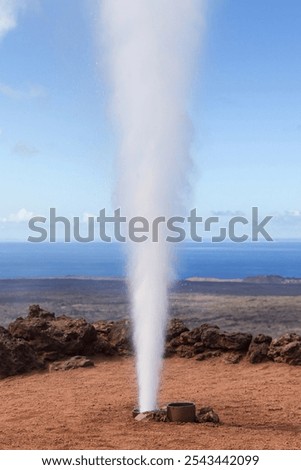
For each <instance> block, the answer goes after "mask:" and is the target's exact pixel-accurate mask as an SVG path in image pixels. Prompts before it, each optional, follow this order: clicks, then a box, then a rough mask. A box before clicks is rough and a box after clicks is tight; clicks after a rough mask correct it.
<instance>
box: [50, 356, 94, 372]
mask: <svg viewBox="0 0 301 470" xmlns="http://www.w3.org/2000/svg"><path fill="white" fill-rule="evenodd" d="M93 366H94V362H93V361H91V359H88V358H87V357H85V356H73V357H70V359H67V360H65V361H58V362H53V363H52V364H51V365H50V367H49V370H50V371H53V370H70V369H78V368H79V367H93Z"/></svg>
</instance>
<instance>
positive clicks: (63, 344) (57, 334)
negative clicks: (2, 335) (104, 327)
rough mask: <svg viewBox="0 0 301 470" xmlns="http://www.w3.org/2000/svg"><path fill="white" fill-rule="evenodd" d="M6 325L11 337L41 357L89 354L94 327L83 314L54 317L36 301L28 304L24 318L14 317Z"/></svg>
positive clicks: (94, 339) (55, 357)
mask: <svg viewBox="0 0 301 470" xmlns="http://www.w3.org/2000/svg"><path fill="white" fill-rule="evenodd" d="M8 329H9V332H10V333H11V335H12V336H13V337H14V338H19V339H22V340H24V341H26V342H27V343H28V345H29V346H31V348H32V349H33V350H34V351H35V352H36V353H37V354H38V355H39V356H40V357H41V358H42V359H43V360H58V359H61V358H62V357H63V356H74V355H82V354H90V352H93V346H94V344H93V343H95V342H96V340H97V333H96V330H95V328H94V327H93V326H92V325H90V324H89V323H87V321H86V320H84V319H83V318H79V319H74V318H69V317H66V316H60V317H57V318H56V317H55V315H54V314H52V313H49V312H46V311H45V310H43V309H41V308H40V307H38V306H36V305H35V306H32V307H30V312H29V315H28V316H27V317H26V318H17V320H15V321H14V322H12V323H11V324H10V325H9V327H8Z"/></svg>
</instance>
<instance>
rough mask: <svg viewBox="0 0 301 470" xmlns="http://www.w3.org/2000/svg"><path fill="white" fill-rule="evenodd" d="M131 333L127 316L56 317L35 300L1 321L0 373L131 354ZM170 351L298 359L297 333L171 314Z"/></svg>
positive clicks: (300, 342) (229, 359)
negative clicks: (228, 326)
mask: <svg viewBox="0 0 301 470" xmlns="http://www.w3.org/2000/svg"><path fill="white" fill-rule="evenodd" d="M131 336H132V335H131V323H130V321H129V320H119V321H115V322H114V321H98V322H96V323H93V324H91V323H88V322H87V321H86V320H85V319H83V318H78V319H74V318H71V317H68V316H65V315H63V316H58V317H56V316H55V314H54V313H51V312H48V311H46V310H44V309H43V308H41V307H40V306H39V305H31V306H30V307H29V314H28V316H27V317H25V318H22V317H19V318H17V319H16V320H15V321H13V322H12V323H10V324H9V326H8V328H7V329H5V328H3V327H0V378H5V377H8V376H12V375H16V374H21V373H24V372H29V371H32V370H38V369H46V368H50V369H51V370H68V369H70V368H73V367H86V366H87V365H93V363H88V362H87V361H89V359H87V358H85V357H83V356H88V357H89V358H90V357H91V356H95V355H100V354H102V355H105V356H118V355H119V356H125V355H131V354H132V353H133V346H132V340H131ZM170 356H179V357H183V358H194V359H196V360H198V361H203V360H206V359H208V358H212V357H217V356H222V357H223V360H224V362H225V363H232V364H236V363H238V362H240V361H241V360H242V359H243V358H246V360H248V361H249V362H251V363H260V362H263V361H274V362H278V363H279V362H282V363H287V364H291V365H301V336H300V335H298V334H296V333H288V334H285V335H283V336H281V337H279V338H275V339H272V337H271V336H267V335H263V334H259V335H257V336H255V337H252V335H251V334H249V333H241V332H225V331H222V330H221V329H220V328H219V327H218V326H217V325H210V324H207V323H206V324H203V325H200V326H199V327H197V328H194V329H191V330H189V329H188V328H187V326H186V325H185V324H184V323H183V322H182V321H181V320H178V319H172V320H171V321H170V323H169V325H168V328H167V331H166V347H165V357H170ZM74 357H75V359H73V360H71V359H72V358H74ZM81 357H83V359H81ZM64 359H65V360H67V363H66V364H64V365H63V366H62V365H61V363H60V361H62V360H64ZM90 362H91V361H90Z"/></svg>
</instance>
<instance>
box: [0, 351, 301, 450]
mask: <svg viewBox="0 0 301 470" xmlns="http://www.w3.org/2000/svg"><path fill="white" fill-rule="evenodd" d="M134 373H135V370H134V362H133V359H132V358H128V359H110V360H108V359H98V360H97V361H96V367H94V368H87V369H77V370H72V371H67V372H51V373H48V372H47V373H34V374H29V375H24V376H19V377H13V378H8V379H5V380H2V381H1V382H0V396H1V404H0V448H1V449H301V402H300V389H301V367H293V366H288V365H284V364H274V363H265V364H260V365H251V364H249V363H247V362H242V363H240V364H236V365H232V364H225V363H224V362H223V360H222V359H221V358H216V359H210V360H206V361H204V362H197V361H195V360H193V359H180V358H171V359H166V360H165V362H164V371H163V380H162V388H161V392H160V404H161V405H163V404H166V403H167V402H169V401H175V400H191V401H194V402H195V403H196V404H197V406H198V407H201V406H212V407H213V408H214V410H215V411H216V412H217V413H218V414H219V416H220V418H221V420H222V422H223V424H222V425H220V426H213V425H208V424H207V425H206V424H194V423H187V424H176V423H156V422H136V421H135V420H133V418H132V416H131V411H132V409H133V408H134V406H135V402H136V384H135V376H134ZM179 426H180V427H179Z"/></svg>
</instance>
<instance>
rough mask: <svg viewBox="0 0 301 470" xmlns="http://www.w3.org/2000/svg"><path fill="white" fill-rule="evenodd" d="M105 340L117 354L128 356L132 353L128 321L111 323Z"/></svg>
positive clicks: (130, 330) (130, 331)
mask: <svg viewBox="0 0 301 470" xmlns="http://www.w3.org/2000/svg"><path fill="white" fill-rule="evenodd" d="M107 340H108V341H109V343H110V344H111V346H112V347H113V348H115V349H116V350H117V351H118V353H119V354H121V355H128V354H131V353H132V351H133V346H132V329H131V324H130V321H129V320H119V321H116V322H113V323H112V324H111V326H110V331H109V333H108V336H107Z"/></svg>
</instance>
